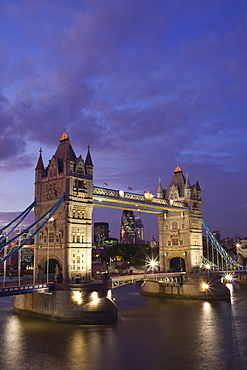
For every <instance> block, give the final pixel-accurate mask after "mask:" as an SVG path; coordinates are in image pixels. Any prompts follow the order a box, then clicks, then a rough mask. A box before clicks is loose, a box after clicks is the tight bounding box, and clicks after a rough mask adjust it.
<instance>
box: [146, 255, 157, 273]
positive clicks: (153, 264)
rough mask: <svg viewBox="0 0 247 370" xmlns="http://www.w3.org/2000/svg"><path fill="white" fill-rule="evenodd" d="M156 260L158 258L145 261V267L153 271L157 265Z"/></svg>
mask: <svg viewBox="0 0 247 370" xmlns="http://www.w3.org/2000/svg"><path fill="white" fill-rule="evenodd" d="M157 258H158V256H157V257H156V258H155V259H148V260H147V267H148V269H149V270H152V271H154V270H155V269H156V268H157V266H158V264H159V262H158V261H157Z"/></svg>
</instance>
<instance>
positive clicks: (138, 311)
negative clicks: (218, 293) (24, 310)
mask: <svg viewBox="0 0 247 370" xmlns="http://www.w3.org/2000/svg"><path fill="white" fill-rule="evenodd" d="M139 288H140V286H139V284H132V285H128V286H125V287H121V288H117V289H116V290H114V296H115V298H116V303H117V305H118V307H119V316H120V320H119V323H118V324H117V325H112V326H107V325H103V326H99V325H95V326H83V325H81V326H77V325H69V324H62V323H57V322H52V321H46V320H41V319H37V318H31V317H27V316H22V315H15V314H13V313H12V312H11V311H10V307H11V305H12V298H3V299H2V298H0V369H1V370H2V369H3V370H12V369H15V370H24V369H30V370H32V369H33V370H36V369H40V370H42V369H46V370H51V369H53V370H56V369H61V370H63V369H64V370H67V369H72V370H74V369H83V370H101V369H102V370H103V369H104V370H122V369H129V370H132V369H133V370H139V369H140V370H145V369H147V370H177V369H185V370H186V369H190V370H191V369H192V370H193V369H196V370H200V369H207V370H208V369H217V370H218V369H219V370H221V369H222V370H228V369H229V370H230V369H231V370H232V369H233V370H235V369H238V370H239V369H245V368H247V358H246V354H245V353H246V349H245V343H246V341H247V310H246V303H247V302H246V300H247V291H238V292H235V293H233V297H232V300H231V302H206V301H192V300H191V301H186V300H176V299H159V298H153V297H144V296H141V295H140V294H139Z"/></svg>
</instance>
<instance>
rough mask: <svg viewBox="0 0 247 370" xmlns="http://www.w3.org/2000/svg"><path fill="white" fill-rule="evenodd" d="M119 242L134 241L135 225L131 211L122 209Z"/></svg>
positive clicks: (129, 242) (132, 242)
mask: <svg viewBox="0 0 247 370" xmlns="http://www.w3.org/2000/svg"><path fill="white" fill-rule="evenodd" d="M120 243H125V244H134V243H136V227H135V217H134V213H133V211H126V210H125V211H123V213H122V218H121V226H120Z"/></svg>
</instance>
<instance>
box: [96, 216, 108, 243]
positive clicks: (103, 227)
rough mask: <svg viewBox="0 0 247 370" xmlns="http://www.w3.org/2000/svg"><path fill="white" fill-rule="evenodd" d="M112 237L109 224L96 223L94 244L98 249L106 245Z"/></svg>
mask: <svg viewBox="0 0 247 370" xmlns="http://www.w3.org/2000/svg"><path fill="white" fill-rule="evenodd" d="M109 236H110V231H109V224H108V223H107V222H95V223H94V243H95V245H96V247H100V246H103V245H104V242H105V240H106V239H108V238H109Z"/></svg>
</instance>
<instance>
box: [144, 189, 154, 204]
mask: <svg viewBox="0 0 247 370" xmlns="http://www.w3.org/2000/svg"><path fill="white" fill-rule="evenodd" d="M144 197H145V199H146V200H147V201H148V202H152V200H153V197H154V196H153V194H152V193H150V191H147V192H145V193H144Z"/></svg>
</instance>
